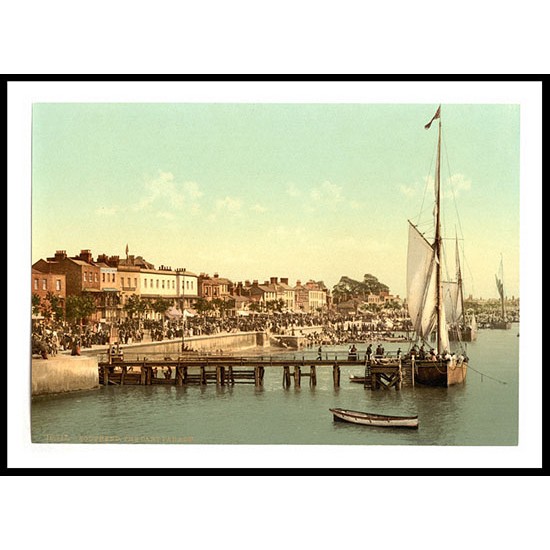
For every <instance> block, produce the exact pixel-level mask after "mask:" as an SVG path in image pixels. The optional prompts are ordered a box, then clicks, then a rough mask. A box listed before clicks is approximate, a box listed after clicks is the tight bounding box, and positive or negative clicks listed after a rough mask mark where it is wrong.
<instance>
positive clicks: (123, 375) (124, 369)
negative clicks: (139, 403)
mask: <svg viewBox="0 0 550 550" xmlns="http://www.w3.org/2000/svg"><path fill="white" fill-rule="evenodd" d="M127 369H128V367H120V385H121V386H122V385H124V377H125V376H126V370H127Z"/></svg>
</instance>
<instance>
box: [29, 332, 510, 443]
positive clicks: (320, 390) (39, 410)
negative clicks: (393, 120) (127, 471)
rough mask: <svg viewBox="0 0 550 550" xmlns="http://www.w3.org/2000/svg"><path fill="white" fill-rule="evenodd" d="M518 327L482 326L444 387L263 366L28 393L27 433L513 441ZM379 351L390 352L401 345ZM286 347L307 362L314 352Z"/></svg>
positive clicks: (164, 438)
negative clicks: (256, 376)
mask: <svg viewBox="0 0 550 550" xmlns="http://www.w3.org/2000/svg"><path fill="white" fill-rule="evenodd" d="M517 333H518V329H517V325H516V326H513V327H512V329H511V330H507V331H506V330H482V331H480V332H479V336H478V340H477V341H476V342H472V343H471V344H469V346H468V355H469V356H470V364H471V367H472V369H471V370H470V372H469V373H468V378H467V381H466V383H465V384H464V385H460V386H453V387H451V388H426V387H421V386H416V387H415V388H404V389H403V390H401V391H395V390H379V391H371V390H369V389H365V388H363V386H362V384H356V383H350V382H349V375H350V374H356V375H362V374H363V372H362V370H363V369H362V367H346V366H345V365H343V366H342V371H341V386H340V388H334V387H333V382H332V369H331V368H324V369H323V368H318V369H317V386H316V387H310V386H309V379H308V378H302V385H301V387H300V388H296V387H294V385H292V386H291V387H290V388H289V389H286V390H285V389H283V373H282V369H279V368H273V369H270V368H266V373H265V378H264V386H263V387H261V388H258V387H255V386H254V385H253V384H236V385H234V386H221V387H220V386H216V385H215V384H214V383H212V384H208V385H207V386H198V385H197V386H188V387H176V386H161V385H159V386H124V387H114V386H109V387H105V388H101V389H99V390H96V391H90V392H79V393H77V394H70V395H62V396H55V397H39V398H35V399H33V402H32V439H33V441H34V442H52V443H55V442H62V443H68V442H73V443H127V444H131V443H152V444H154V443H160V444H162V443H178V444H219V443H227V444H297V445H307V444H335V445H517V439H518V348H519V338H517ZM363 347H366V345H363ZM385 347H386V350H387V351H392V350H394V349H397V347H399V345H398V344H391V343H388V344H387V345H386V346H385ZM346 350H347V347H346V346H333V347H328V346H326V347H325V348H324V350H323V351H324V352H326V353H329V354H338V355H339V356H341V357H344V355H345V353H346ZM360 351H362V348H361V347H360ZM247 353H248V352H247ZM262 353H264V354H265V351H262ZM285 353H287V354H289V355H290V356H294V355H296V356H297V357H300V358H301V357H302V355H303V356H304V357H305V358H309V357H311V358H313V359H314V358H315V357H316V353H317V352H316V350H313V349H311V350H304V351H303V352H302V351H300V352H285ZM329 356H332V355H329ZM474 369H475V370H474ZM306 370H307V368H305V369H303V372H306ZM476 371H479V372H476ZM480 373H484V374H485V376H482V375H481V374H480ZM489 376H490V377H491V378H489ZM492 378H495V379H498V380H501V381H503V382H506V383H505V384H504V383H500V382H498V381H496V380H493V379H492ZM332 407H341V408H346V409H352V410H361V411H369V412H377V413H381V414H398V415H409V414H417V415H418V418H419V428H418V430H399V429H395V428H392V429H388V428H374V427H367V426H357V425H353V424H347V423H342V422H335V421H334V420H333V418H332V414H331V413H330V412H329V410H328V409H329V408H332Z"/></svg>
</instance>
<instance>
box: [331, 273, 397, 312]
mask: <svg viewBox="0 0 550 550" xmlns="http://www.w3.org/2000/svg"><path fill="white" fill-rule="evenodd" d="M389 290H390V288H389V287H388V286H387V285H385V284H384V283H381V282H380V281H379V280H378V279H377V278H376V277H375V276H374V275H371V274H370V273H366V274H365V275H364V276H363V280H362V281H356V280H354V279H351V278H349V277H347V276H345V275H343V276H342V277H340V281H339V282H338V284H336V285H334V287H333V289H332V296H333V299H334V302H335V303H337V304H339V303H341V302H346V301H348V300H351V299H352V298H359V299H361V300H365V299H366V298H367V296H368V295H369V294H379V293H380V292H384V291H385V292H389Z"/></svg>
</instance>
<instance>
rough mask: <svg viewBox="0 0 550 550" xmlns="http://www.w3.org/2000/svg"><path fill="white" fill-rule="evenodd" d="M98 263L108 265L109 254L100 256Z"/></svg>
mask: <svg viewBox="0 0 550 550" xmlns="http://www.w3.org/2000/svg"><path fill="white" fill-rule="evenodd" d="M97 263H98V264H99V263H103V264H106V263H107V254H99V256H98V257H97Z"/></svg>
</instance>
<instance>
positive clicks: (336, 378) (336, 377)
mask: <svg viewBox="0 0 550 550" xmlns="http://www.w3.org/2000/svg"><path fill="white" fill-rule="evenodd" d="M332 381H333V382H334V387H335V388H339V387H340V366H339V365H334V366H333V367H332Z"/></svg>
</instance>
